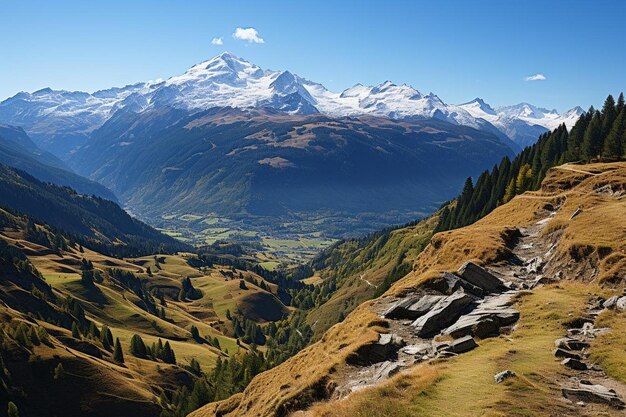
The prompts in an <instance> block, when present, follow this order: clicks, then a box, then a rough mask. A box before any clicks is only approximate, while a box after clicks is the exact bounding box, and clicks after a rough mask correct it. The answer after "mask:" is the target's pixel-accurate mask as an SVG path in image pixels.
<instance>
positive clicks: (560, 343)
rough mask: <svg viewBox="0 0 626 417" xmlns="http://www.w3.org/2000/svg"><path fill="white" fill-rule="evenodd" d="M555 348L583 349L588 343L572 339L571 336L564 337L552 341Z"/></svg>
mask: <svg viewBox="0 0 626 417" xmlns="http://www.w3.org/2000/svg"><path fill="white" fill-rule="evenodd" d="M554 345H555V346H556V347H557V348H561V349H566V350H583V349H586V348H588V347H589V343H588V342H585V341H584V340H580V339H574V338H572V337H564V338H561V339H557V340H556V341H555V342H554Z"/></svg>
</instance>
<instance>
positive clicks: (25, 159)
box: [0, 125, 117, 201]
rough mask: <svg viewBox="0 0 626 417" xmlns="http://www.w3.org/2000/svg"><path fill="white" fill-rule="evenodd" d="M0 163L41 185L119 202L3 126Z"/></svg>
mask: <svg viewBox="0 0 626 417" xmlns="http://www.w3.org/2000/svg"><path fill="white" fill-rule="evenodd" d="M0 163H1V164H5V165H8V166H11V167H14V168H18V169H21V170H23V171H26V172H28V173H29V174H31V175H32V176H34V177H36V178H37V179H39V180H40V181H45V182H51V183H54V184H57V185H62V186H68V187H71V188H73V189H75V190H76V191H78V192H79V193H81V194H87V195H92V194H93V195H97V196H98V197H102V198H105V199H107V200H112V201H116V200H117V199H116V197H115V195H114V194H113V193H112V192H111V191H109V190H108V189H106V187H104V186H102V185H100V184H98V183H96V182H94V181H90V180H88V179H86V178H83V177H81V176H80V175H77V174H75V173H73V172H71V171H70V170H69V168H67V166H66V165H65V164H64V163H63V162H61V161H60V160H59V159H58V158H57V157H55V156H54V155H52V154H50V153H48V152H43V151H41V150H40V149H39V148H38V147H37V145H35V143H34V142H32V141H31V140H30V138H29V137H28V135H26V132H24V130H23V129H21V128H17V127H13V126H7V125H0Z"/></svg>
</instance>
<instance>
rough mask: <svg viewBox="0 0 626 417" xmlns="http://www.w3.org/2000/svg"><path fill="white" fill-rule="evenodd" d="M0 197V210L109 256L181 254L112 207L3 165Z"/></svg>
mask: <svg viewBox="0 0 626 417" xmlns="http://www.w3.org/2000/svg"><path fill="white" fill-rule="evenodd" d="M0 196H1V197H0V207H4V208H6V209H9V210H15V211H18V212H21V213H24V214H27V215H29V216H30V217H32V218H34V219H37V220H39V221H42V222H45V223H47V224H50V225H51V226H54V227H56V228H58V229H61V230H63V231H64V232H66V233H68V234H70V235H72V236H73V237H74V238H75V240H77V241H80V242H82V243H88V244H89V246H90V247H94V248H98V249H99V250H100V251H103V252H106V253H109V254H118V255H119V254H123V255H138V254H142V253H150V252H156V251H158V250H159V249H160V250H161V251H167V250H169V251H173V250H184V249H186V248H187V246H186V245H184V244H182V243H180V242H178V241H176V240H175V239H173V238H171V237H168V236H165V235H163V234H161V233H160V232H158V231H157V230H155V229H153V228H151V227H150V226H148V225H146V224H144V223H142V222H140V221H138V220H136V219H134V218H132V217H131V216H130V215H128V213H126V212H125V211H124V210H122V209H121V208H120V207H119V206H118V205H117V204H115V203H114V202H112V201H109V200H104V199H102V198H99V197H96V196H87V195H82V194H78V193H76V192H75V191H74V190H72V189H71V188H67V187H59V186H56V185H53V184H48V183H43V182H41V181H39V180H37V179H35V178H34V177H32V176H31V175H29V174H27V173H25V172H23V171H19V170H16V169H13V168H10V167H7V166H5V165H0Z"/></svg>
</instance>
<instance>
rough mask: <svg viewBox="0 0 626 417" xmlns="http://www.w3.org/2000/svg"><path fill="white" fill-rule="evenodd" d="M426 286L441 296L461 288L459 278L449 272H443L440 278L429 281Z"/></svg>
mask: <svg viewBox="0 0 626 417" xmlns="http://www.w3.org/2000/svg"><path fill="white" fill-rule="evenodd" d="M427 286H428V288H431V289H433V290H435V291H439V292H440V293H442V294H446V295H450V294H452V293H453V292H455V291H456V290H458V289H459V287H460V286H461V278H459V277H458V276H456V275H455V274H452V273H450V272H444V273H443V275H442V276H441V277H440V278H437V279H434V280H432V281H430V282H429V283H428V284H427Z"/></svg>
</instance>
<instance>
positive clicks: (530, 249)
mask: <svg viewBox="0 0 626 417" xmlns="http://www.w3.org/2000/svg"><path fill="white" fill-rule="evenodd" d="M541 215H542V218H541V220H539V221H537V222H536V223H534V224H532V225H530V226H528V227H525V228H521V229H520V236H519V238H518V239H517V241H516V242H515V246H514V247H513V249H512V252H513V257H512V259H510V260H509V261H508V262H506V263H503V264H499V265H493V266H489V267H488V268H487V270H488V271H489V272H491V273H492V274H493V275H495V276H497V277H499V278H501V280H502V281H503V282H504V283H505V285H506V287H508V290H506V291H504V292H499V293H494V294H487V295H485V296H484V297H483V298H482V299H480V300H478V301H477V302H476V305H475V306H474V307H473V310H470V311H467V312H466V313H465V314H463V315H461V316H460V317H459V318H458V320H457V321H456V323H455V325H458V323H460V322H463V321H464V320H467V319H468V318H469V317H471V316H472V315H476V314H480V313H481V312H482V311H492V310H493V309H494V308H495V309H499V308H500V309H507V308H514V299H515V294H516V293H517V292H519V291H522V290H532V289H533V288H535V287H536V286H538V285H542V284H543V283H547V282H552V281H554V280H556V279H558V278H560V277H547V276H544V275H543V271H544V270H546V269H547V266H548V265H549V263H550V260H551V258H552V256H553V253H554V248H555V244H550V243H549V242H548V240H547V239H544V238H542V236H541V231H542V229H543V228H544V227H545V226H546V225H547V224H548V222H549V221H550V219H552V218H553V217H554V216H555V215H556V211H547V210H546V211H544V212H543V213H541ZM360 278H361V279H362V280H363V281H365V282H367V280H365V279H364V277H363V276H362V275H361V277H360ZM367 283H368V284H370V283H369V282H367ZM370 285H371V284H370ZM437 294H438V295H437ZM420 295H422V296H435V297H436V296H438V297H443V296H442V295H441V293H436V292H434V291H429V290H423V292H422V293H421V294H420ZM397 303H398V299H396V298H392V297H386V298H383V299H379V300H377V301H376V302H375V303H374V304H373V308H375V309H376V312H377V313H379V314H380V315H381V316H384V314H385V312H388V310H389V309H390V307H392V306H394V305H397ZM507 311H510V310H507ZM594 314H597V312H594ZM387 318H389V317H387ZM388 321H389V323H390V327H389V333H390V334H393V335H394V338H401V339H402V340H403V342H404V343H403V345H404V346H403V347H402V348H400V349H399V350H397V353H395V354H394V355H391V356H390V357H389V358H386V360H382V361H376V362H375V363H372V364H358V365H349V366H346V367H345V369H343V370H342V371H340V373H339V374H338V375H337V380H338V381H339V383H338V386H337V388H336V389H335V391H334V394H333V399H340V398H344V397H346V396H348V395H350V394H351V393H352V392H355V391H358V390H360V389H362V388H365V387H370V386H375V385H377V384H379V383H381V382H382V381H384V380H385V379H387V378H389V377H390V376H392V375H394V374H396V373H398V372H401V371H402V370H406V369H408V368H410V367H412V366H413V365H415V364H417V363H419V362H423V361H429V360H432V359H435V358H437V359H441V358H444V359H445V357H446V356H452V355H450V354H449V352H446V351H445V350H439V348H440V347H441V346H442V345H445V344H446V343H445V342H442V341H438V340H441V338H437V337H436V338H420V337H417V336H416V332H415V327H413V325H412V323H413V320H409V319H390V320H388ZM452 327H454V326H450V327H449V328H448V330H449V329H450V328H452ZM511 329H512V328H511ZM505 331H506V329H505ZM564 336H565V335H564ZM448 339H449V337H448ZM379 343H380V342H379ZM555 360H556V359H555ZM564 371H565V368H564ZM580 381H589V382H591V383H592V384H599V385H602V386H604V387H606V388H609V389H614V390H615V392H616V393H617V394H618V396H620V397H621V398H622V399H624V398H626V385H625V384H623V383H621V382H618V381H615V380H613V379H611V378H609V377H608V376H607V375H606V374H605V373H604V372H603V371H602V370H601V369H599V368H597V367H590V369H588V370H587V371H581V372H579V373H577V374H575V375H574V376H571V373H567V372H564V373H563V374H561V375H559V379H558V380H557V381H555V382H556V383H557V384H558V385H559V386H561V387H576V386H578V384H579V382H580ZM597 407H605V406H598V405H594V404H590V406H589V407H588V408H587V411H590V410H592V409H594V408H597ZM581 412H582V411H581ZM585 413H586V412H585ZM585 413H583V414H585Z"/></svg>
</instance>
